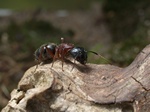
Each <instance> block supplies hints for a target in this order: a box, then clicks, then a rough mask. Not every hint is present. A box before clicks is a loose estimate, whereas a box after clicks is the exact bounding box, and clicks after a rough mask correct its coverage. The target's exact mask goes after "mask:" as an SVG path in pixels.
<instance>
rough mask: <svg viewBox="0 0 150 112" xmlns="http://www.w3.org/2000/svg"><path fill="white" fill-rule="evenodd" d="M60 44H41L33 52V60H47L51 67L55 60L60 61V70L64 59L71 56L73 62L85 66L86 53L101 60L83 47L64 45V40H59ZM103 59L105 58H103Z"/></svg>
mask: <svg viewBox="0 0 150 112" xmlns="http://www.w3.org/2000/svg"><path fill="white" fill-rule="evenodd" d="M61 41H62V43H61V44H60V45H56V44H54V43H48V44H43V45H42V46H40V47H39V48H38V49H37V50H36V51H35V54H34V55H35V59H36V60H38V61H39V62H44V61H47V60H52V66H53V64H54V62H55V60H57V59H59V60H61V61H62V70H63V62H64V60H65V59H66V58H68V57H69V56H71V57H72V58H73V59H74V60H76V61H78V62H79V63H81V64H82V65H85V64H86V62H87V53H88V52H91V53H93V54H96V55H98V56H100V57H102V58H104V57H103V56H101V55H100V54H98V53H96V52H94V51H86V50H85V49H84V48H83V47H75V46H74V44H68V43H64V38H61ZM104 59H105V58H104Z"/></svg>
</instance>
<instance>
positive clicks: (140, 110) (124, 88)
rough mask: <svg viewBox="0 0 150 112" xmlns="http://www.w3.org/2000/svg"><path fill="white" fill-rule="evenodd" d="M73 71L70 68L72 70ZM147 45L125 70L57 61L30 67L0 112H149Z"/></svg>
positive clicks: (148, 54) (149, 46) (149, 53)
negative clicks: (52, 64) (62, 64)
mask: <svg viewBox="0 0 150 112" xmlns="http://www.w3.org/2000/svg"><path fill="white" fill-rule="evenodd" d="M73 66H74V68H73V69H72V67H73ZM149 68H150V45H148V46H147V47H146V48H144V49H143V50H142V51H141V53H140V54H139V55H138V56H137V57H136V59H135V60H134V61H133V62H132V63H131V64H130V65H129V66H128V67H126V68H119V67H116V66H113V65H96V64H87V65H86V66H82V65H80V64H78V63H76V64H74V63H72V62H69V61H68V62H66V63H65V64H64V71H62V66H61V62H60V61H57V62H55V63H54V66H53V68H51V64H44V65H39V66H38V67H37V68H36V66H34V67H31V68H30V69H29V70H28V71H26V73H25V74H24V76H23V78H22V79H21V81H20V82H19V84H18V89H15V90H13V91H12V93H11V100H10V101H9V103H8V105H7V106H6V107H5V108H4V109H3V110H2V112H7V111H10V112H13V111H15V112H16V111H17V112H59V111H65V112H80V111H82V112H85V111H86V112H114V111H115V112H124V111H127V110H129V111H130V112H131V111H133V112H150V69H149Z"/></svg>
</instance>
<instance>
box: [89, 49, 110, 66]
mask: <svg viewBox="0 0 150 112" xmlns="http://www.w3.org/2000/svg"><path fill="white" fill-rule="evenodd" d="M88 52H91V53H93V54H95V55H98V56H99V57H101V58H103V59H104V60H105V61H107V62H108V63H111V62H110V61H109V60H108V59H106V58H105V57H103V56H102V55H100V54H98V53H97V52H94V51H88Z"/></svg>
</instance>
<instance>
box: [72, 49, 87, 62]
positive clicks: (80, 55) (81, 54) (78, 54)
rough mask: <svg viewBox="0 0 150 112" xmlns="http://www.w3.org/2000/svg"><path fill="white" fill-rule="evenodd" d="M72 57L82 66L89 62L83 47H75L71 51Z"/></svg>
mask: <svg viewBox="0 0 150 112" xmlns="http://www.w3.org/2000/svg"><path fill="white" fill-rule="evenodd" d="M70 54H71V56H72V57H73V58H74V59H75V60H77V61H78V62H80V63H81V64H86V62H87V51H86V50H85V49H84V48H82V47H74V48H73V49H71V51H70Z"/></svg>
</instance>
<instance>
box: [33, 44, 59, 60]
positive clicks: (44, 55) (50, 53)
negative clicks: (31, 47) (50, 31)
mask: <svg viewBox="0 0 150 112" xmlns="http://www.w3.org/2000/svg"><path fill="white" fill-rule="evenodd" d="M55 48H56V44H54V43H48V44H43V45H41V46H40V47H39V48H38V49H37V50H36V51H35V53H34V55H35V59H36V60H38V61H39V62H43V61H46V60H52V59H53V57H54V55H55Z"/></svg>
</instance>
